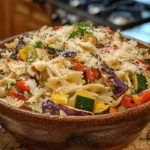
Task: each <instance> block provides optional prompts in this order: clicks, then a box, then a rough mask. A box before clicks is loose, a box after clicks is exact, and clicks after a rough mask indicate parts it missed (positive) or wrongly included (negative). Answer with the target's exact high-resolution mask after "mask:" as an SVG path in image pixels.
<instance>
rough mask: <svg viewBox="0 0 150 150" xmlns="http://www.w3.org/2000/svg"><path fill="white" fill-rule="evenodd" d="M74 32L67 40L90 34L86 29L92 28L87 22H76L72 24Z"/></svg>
mask: <svg viewBox="0 0 150 150" xmlns="http://www.w3.org/2000/svg"><path fill="white" fill-rule="evenodd" d="M74 27H75V30H74V31H73V32H72V33H70V35H69V36H68V39H71V38H75V37H77V36H83V35H84V34H85V33H87V34H92V33H91V32H89V31H88V28H90V27H92V24H90V23H88V22H77V23H75V24H74Z"/></svg>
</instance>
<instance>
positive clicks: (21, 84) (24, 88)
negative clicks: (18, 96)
mask: <svg viewBox="0 0 150 150" xmlns="http://www.w3.org/2000/svg"><path fill="white" fill-rule="evenodd" d="M16 87H17V88H18V90H19V91H20V92H24V91H29V90H30V88H29V86H27V85H26V84H25V82H24V81H18V82H17V83H16Z"/></svg>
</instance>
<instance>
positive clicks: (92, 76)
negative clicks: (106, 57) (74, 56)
mask: <svg viewBox="0 0 150 150" xmlns="http://www.w3.org/2000/svg"><path fill="white" fill-rule="evenodd" d="M85 72H86V77H87V80H88V81H89V82H93V81H94V80H96V79H99V78H100V72H99V70H98V69H96V68H92V69H91V68H88V69H86V71H85Z"/></svg>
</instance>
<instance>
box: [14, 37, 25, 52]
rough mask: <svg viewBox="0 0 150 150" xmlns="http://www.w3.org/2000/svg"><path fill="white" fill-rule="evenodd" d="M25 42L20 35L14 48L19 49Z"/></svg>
mask: <svg viewBox="0 0 150 150" xmlns="http://www.w3.org/2000/svg"><path fill="white" fill-rule="evenodd" d="M25 45H26V43H25V42H24V37H23V36H22V37H21V38H20V39H19V42H18V44H17V46H16V50H17V51H18V50H19V49H21V48H22V47H23V46H25Z"/></svg>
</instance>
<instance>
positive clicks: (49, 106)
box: [42, 99, 92, 116]
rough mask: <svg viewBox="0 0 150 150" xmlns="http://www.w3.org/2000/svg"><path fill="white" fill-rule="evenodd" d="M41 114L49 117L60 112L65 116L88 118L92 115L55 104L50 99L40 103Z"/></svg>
mask: <svg viewBox="0 0 150 150" xmlns="http://www.w3.org/2000/svg"><path fill="white" fill-rule="evenodd" d="M42 110H43V112H49V113H50V114H51V115H60V110H61V111H63V112H65V114H66V115H67V116H89V115H92V113H90V112H86V111H82V110H77V109H74V108H71V107H67V106H65V105H62V104H57V103H55V102H53V101H51V100H50V99H48V100H46V101H43V102H42Z"/></svg>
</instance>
